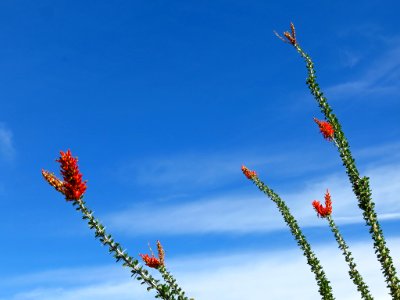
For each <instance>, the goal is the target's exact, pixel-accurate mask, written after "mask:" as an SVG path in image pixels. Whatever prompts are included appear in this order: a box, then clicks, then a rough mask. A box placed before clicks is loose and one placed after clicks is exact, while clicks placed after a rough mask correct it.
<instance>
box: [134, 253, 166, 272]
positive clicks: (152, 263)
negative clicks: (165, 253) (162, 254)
mask: <svg viewBox="0 0 400 300" xmlns="http://www.w3.org/2000/svg"><path fill="white" fill-rule="evenodd" d="M139 255H140V256H141V257H142V259H143V261H144V262H145V264H146V266H148V267H150V268H154V269H158V268H159V267H160V266H161V265H162V264H161V262H160V260H159V259H158V258H157V257H155V256H149V255H148V254H139Z"/></svg>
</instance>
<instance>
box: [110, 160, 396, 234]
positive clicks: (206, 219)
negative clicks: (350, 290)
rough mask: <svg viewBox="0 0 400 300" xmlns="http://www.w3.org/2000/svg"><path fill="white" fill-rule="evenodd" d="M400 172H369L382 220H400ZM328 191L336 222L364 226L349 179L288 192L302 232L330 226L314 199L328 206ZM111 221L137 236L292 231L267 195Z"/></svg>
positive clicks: (141, 210)
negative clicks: (321, 217)
mask: <svg viewBox="0 0 400 300" xmlns="http://www.w3.org/2000/svg"><path fill="white" fill-rule="evenodd" d="M399 167H400V165H399V164H390V165H383V166H379V167H377V166H375V167H373V168H371V169H367V170H366V175H368V176H370V177H371V186H372V190H373V197H374V199H377V200H381V199H384V201H377V203H376V209H377V211H378V213H379V214H380V215H379V216H380V218H382V219H393V218H398V217H399V216H400V204H399V203H398V199H397V195H399V194H400V173H399V172H398V170H399ZM249 184H250V183H249ZM252 188H253V187H252ZM328 188H329V190H330V192H331V195H332V198H333V209H334V219H335V220H337V222H338V224H351V223H362V222H363V220H362V217H361V213H360V210H359V208H358V206H357V200H356V198H355V196H354V195H353V193H352V191H351V187H350V184H349V183H348V179H347V178H346V177H345V175H344V174H337V175H331V176H327V177H325V178H318V179H314V180H312V181H309V182H308V183H306V184H305V185H304V187H303V188H302V189H301V190H298V191H296V192H292V193H285V192H282V193H281V196H282V198H283V199H284V200H285V201H286V203H287V205H288V206H289V207H290V210H291V211H292V213H293V215H295V216H296V218H297V219H298V220H299V223H300V224H301V225H302V226H315V225H316V224H318V225H319V226H325V225H326V224H325V223H324V222H318V221H317V219H316V215H315V212H314V211H313V209H312V206H311V202H312V201H313V200H314V199H319V200H323V196H324V193H325V191H326V189H328ZM254 189H256V187H254ZM277 192H278V191H277ZM278 193H279V192H278ZM249 195H251V196H249ZM153 220H157V222H154V221H153ZM105 221H106V223H107V224H109V225H110V226H111V227H112V228H113V229H114V230H119V231H122V232H125V233H127V234H132V235H136V234H138V233H140V234H148V233H154V232H157V233H159V234H193V233H200V234H201V233H210V232H216V233H223V232H225V233H227V232H230V233H235V234H237V233H248V232H269V231H274V230H279V229H283V228H285V227H286V225H285V224H284V223H283V221H282V219H281V216H280V214H279V212H278V211H277V210H276V206H275V204H274V203H272V202H271V200H269V199H268V198H266V197H265V196H264V195H263V194H261V193H259V194H257V195H255V193H249V192H246V193H245V194H243V191H240V192H238V194H232V193H231V194H228V195H224V196H215V195H213V196H210V197H209V198H201V199H185V201H184V202H180V203H177V202H174V203H170V202H168V203H162V204H160V203H154V202H147V203H146V202H142V203H141V204H140V205H137V206H134V207H132V208H130V209H125V210H124V211H122V212H114V213H111V214H109V215H108V216H106V217H105ZM159 224H163V226H159Z"/></svg>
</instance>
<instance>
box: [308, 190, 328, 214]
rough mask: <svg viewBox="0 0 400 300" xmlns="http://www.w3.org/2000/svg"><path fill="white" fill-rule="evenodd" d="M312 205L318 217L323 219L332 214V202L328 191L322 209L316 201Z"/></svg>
mask: <svg viewBox="0 0 400 300" xmlns="http://www.w3.org/2000/svg"><path fill="white" fill-rule="evenodd" d="M312 205H313V206H314V209H315V210H316V212H317V215H318V217H321V218H325V217H327V216H329V215H330V214H331V213H332V200H331V195H330V194H329V191H328V190H326V194H325V207H323V206H322V204H321V203H320V202H319V201H317V200H314V201H313V203H312Z"/></svg>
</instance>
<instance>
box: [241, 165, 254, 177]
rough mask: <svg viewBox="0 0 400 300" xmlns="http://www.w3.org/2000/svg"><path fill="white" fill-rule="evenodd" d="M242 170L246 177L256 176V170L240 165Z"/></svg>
mask: <svg viewBox="0 0 400 300" xmlns="http://www.w3.org/2000/svg"><path fill="white" fill-rule="evenodd" d="M242 172H243V174H244V175H245V176H246V177H247V178H248V179H252V178H253V177H255V176H257V173H256V171H250V170H249V169H247V168H246V167H245V166H242Z"/></svg>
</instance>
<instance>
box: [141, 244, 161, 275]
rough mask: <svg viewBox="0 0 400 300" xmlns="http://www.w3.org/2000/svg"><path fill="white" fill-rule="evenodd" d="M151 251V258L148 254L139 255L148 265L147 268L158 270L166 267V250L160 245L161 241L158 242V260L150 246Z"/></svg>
mask: <svg viewBox="0 0 400 300" xmlns="http://www.w3.org/2000/svg"><path fill="white" fill-rule="evenodd" d="M149 249H150V252H151V256H149V255H148V254H139V255H140V256H141V257H142V259H143V261H144V263H145V264H146V266H148V267H150V268H154V269H158V268H159V267H161V266H164V255H165V252H164V249H163V247H162V245H161V243H160V241H157V251H158V258H157V257H155V256H154V253H153V251H152V250H151V248H150V245H149Z"/></svg>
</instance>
